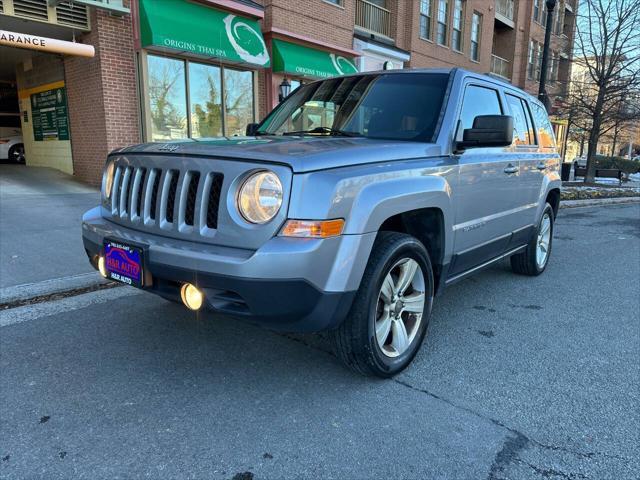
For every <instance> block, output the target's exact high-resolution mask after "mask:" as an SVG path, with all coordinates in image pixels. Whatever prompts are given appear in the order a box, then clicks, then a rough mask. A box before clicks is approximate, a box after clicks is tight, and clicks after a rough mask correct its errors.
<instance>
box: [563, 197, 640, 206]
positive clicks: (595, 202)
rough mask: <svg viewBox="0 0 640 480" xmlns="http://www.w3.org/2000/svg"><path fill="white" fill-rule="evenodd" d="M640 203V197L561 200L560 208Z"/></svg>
mask: <svg viewBox="0 0 640 480" xmlns="http://www.w3.org/2000/svg"><path fill="white" fill-rule="evenodd" d="M625 203H640V197H614V198H588V199H586V200H560V208H577V207H597V206H601V205H622V204H625Z"/></svg>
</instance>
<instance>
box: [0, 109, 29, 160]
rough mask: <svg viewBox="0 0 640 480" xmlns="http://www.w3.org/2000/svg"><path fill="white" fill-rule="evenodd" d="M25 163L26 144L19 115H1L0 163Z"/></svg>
mask: <svg viewBox="0 0 640 480" xmlns="http://www.w3.org/2000/svg"><path fill="white" fill-rule="evenodd" d="M1 160H9V161H10V162H11V163H24V162H25V156H24V144H23V143H22V130H21V128H20V116H19V115H18V114H2V113H0V161H1Z"/></svg>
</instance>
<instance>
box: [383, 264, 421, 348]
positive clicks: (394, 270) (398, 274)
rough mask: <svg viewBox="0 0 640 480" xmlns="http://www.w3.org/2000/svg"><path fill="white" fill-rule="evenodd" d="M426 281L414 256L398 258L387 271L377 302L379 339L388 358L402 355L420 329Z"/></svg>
mask: <svg viewBox="0 0 640 480" xmlns="http://www.w3.org/2000/svg"><path fill="white" fill-rule="evenodd" d="M424 305H425V281H424V273H423V272H422V268H421V267H420V265H419V264H418V262H416V261H415V260H413V259H412V258H403V259H401V260H398V261H397V262H396V263H395V264H394V265H393V267H391V269H390V270H389V271H388V272H387V275H386V276H385V278H384V280H383V282H382V287H381V288H380V293H379V294H378V301H377V305H376V322H375V330H376V333H375V335H376V341H377V342H378V346H379V347H380V349H381V350H382V353H384V354H385V355H386V356H388V357H397V356H399V355H402V354H403V353H404V352H405V351H407V349H408V348H409V346H410V345H411V342H413V339H414V338H415V337H416V334H417V333H418V331H419V329H420V323H421V322H422V317H423V315H424Z"/></svg>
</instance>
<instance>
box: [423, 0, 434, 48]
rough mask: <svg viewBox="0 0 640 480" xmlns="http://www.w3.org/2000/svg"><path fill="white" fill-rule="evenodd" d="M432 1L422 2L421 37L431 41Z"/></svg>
mask: <svg viewBox="0 0 640 480" xmlns="http://www.w3.org/2000/svg"><path fill="white" fill-rule="evenodd" d="M431 16H432V13H431V0H420V37H421V38H426V39H427V40H431Z"/></svg>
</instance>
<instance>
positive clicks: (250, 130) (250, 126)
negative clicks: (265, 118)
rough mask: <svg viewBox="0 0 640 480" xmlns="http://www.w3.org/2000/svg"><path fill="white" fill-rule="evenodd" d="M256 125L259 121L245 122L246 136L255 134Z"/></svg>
mask: <svg viewBox="0 0 640 480" xmlns="http://www.w3.org/2000/svg"><path fill="white" fill-rule="evenodd" d="M258 125H260V124H259V123H249V124H247V130H246V135H247V137H253V136H255V134H256V132H257V131H258Z"/></svg>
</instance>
